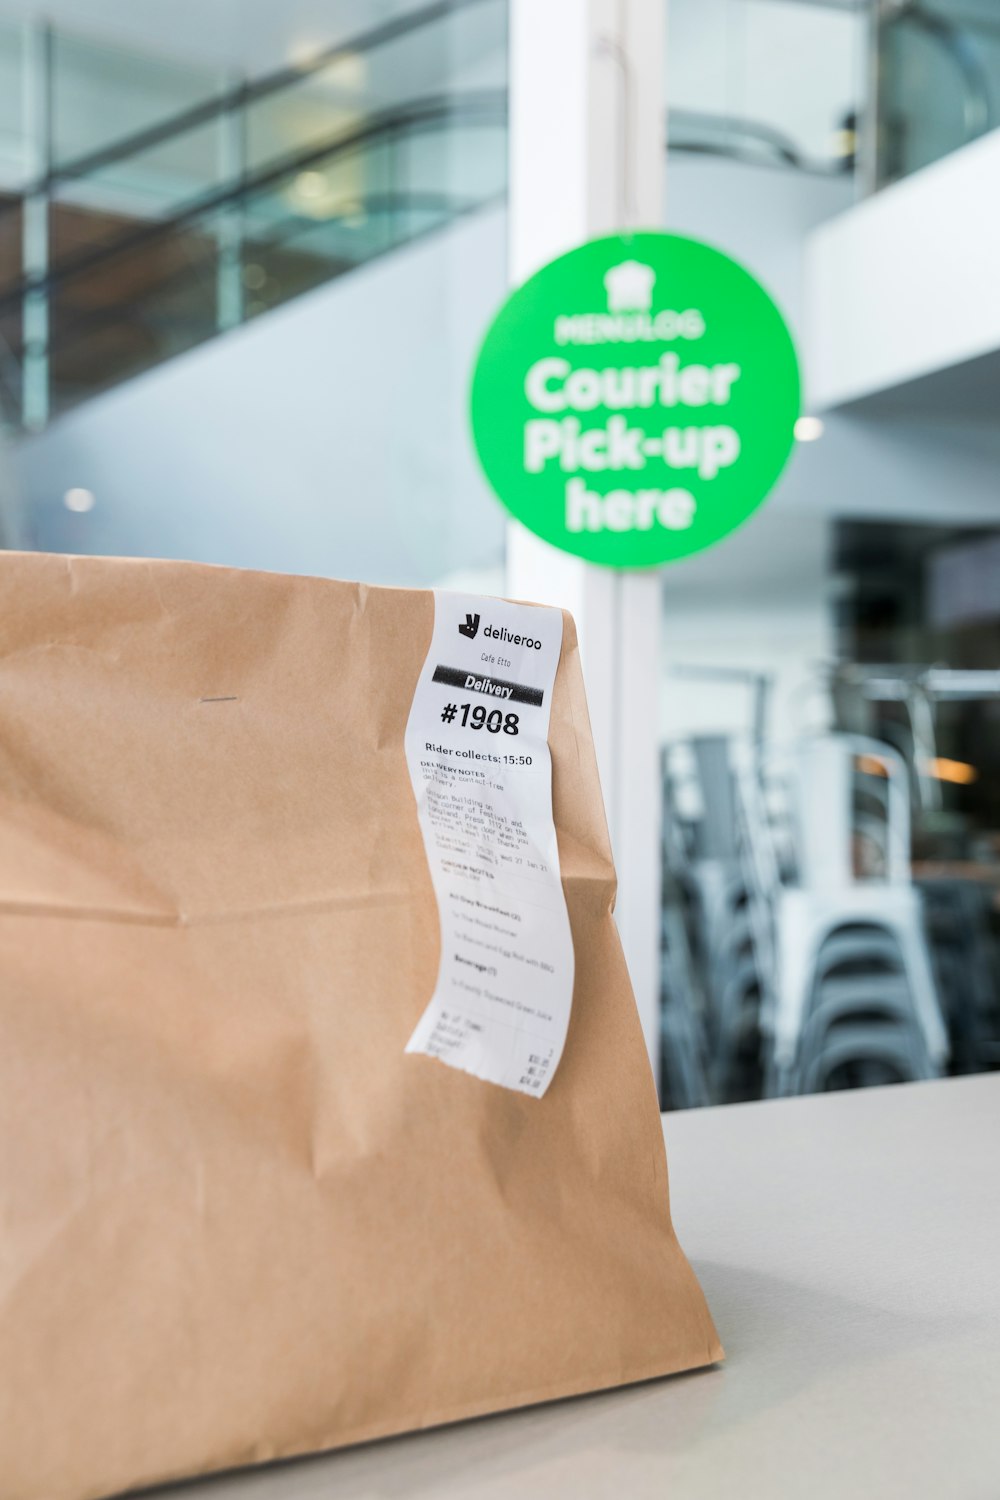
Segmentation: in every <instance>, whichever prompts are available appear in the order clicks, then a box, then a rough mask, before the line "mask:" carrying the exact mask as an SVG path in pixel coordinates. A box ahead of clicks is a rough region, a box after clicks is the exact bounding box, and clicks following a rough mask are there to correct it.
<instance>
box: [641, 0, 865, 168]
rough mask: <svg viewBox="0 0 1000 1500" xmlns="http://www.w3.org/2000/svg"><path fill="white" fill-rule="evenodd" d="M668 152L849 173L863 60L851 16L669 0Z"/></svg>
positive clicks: (765, 1) (766, 4) (714, 0)
mask: <svg viewBox="0 0 1000 1500" xmlns="http://www.w3.org/2000/svg"><path fill="white" fill-rule="evenodd" d="M668 35H669V46H668V53H667V57H668V62H667V67H668V79H669V81H668V99H669V103H670V121H669V132H668V137H669V143H670V148H671V150H687V151H694V152H699V153H702V154H707V155H712V156H727V157H731V158H735V159H738V160H747V161H756V162H760V163H762V164H770V165H775V166H781V165H784V166H798V167H805V168H813V169H818V170H836V169H837V168H839V167H845V166H850V165H851V164H852V160H853V152H854V125H855V119H856V115H857V110H858V99H859V89H860V76H861V61H862V29H861V18H860V16H859V14H858V13H857V12H856V11H853V10H849V9H846V8H845V9H843V10H841V9H831V8H827V7H824V6H813V5H789V4H788V3H787V0H671V6H670V19H669V31H668Z"/></svg>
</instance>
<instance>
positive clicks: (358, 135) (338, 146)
mask: <svg viewBox="0 0 1000 1500" xmlns="http://www.w3.org/2000/svg"><path fill="white" fill-rule="evenodd" d="M505 119H506V92H505V91H503V90H496V89H483V90H478V91H476V92H472V93H469V94H465V95H456V94H446V95H440V96H437V97H434V98H431V99H423V100H416V101H414V102H413V103H411V104H408V105H405V106H403V107H402V108H401V109H391V110H386V111H385V112H384V113H383V114H381V115H373V116H370V117H369V118H368V120H367V121H366V122H365V123H364V125H362V126H361V127H360V129H356V130H354V131H351V132H350V133H347V134H338V135H335V136H333V137H332V138H331V139H329V140H327V141H326V142H324V143H323V144H322V145H320V146H312V147H309V148H308V149H307V150H304V151H300V152H294V153H292V154H290V155H288V156H284V157H281V158H280V159H279V160H278V161H276V162H273V163H272V164H271V165H270V166H268V167H265V168H262V169H260V170H259V171H258V172H256V173H254V174H252V175H248V176H246V177H244V178H243V179H241V180H240V181H238V182H236V183H232V184H229V185H228V186H226V187H224V188H221V189H218V190H216V191H213V192H210V193H205V194H201V195H199V196H198V197H196V198H192V199H189V200H188V202H187V203H185V204H184V205H182V207H181V208H179V209H178V210H176V211H175V212H174V213H173V214H170V215H169V216H167V217H166V218H163V219H154V220H150V221H149V222H147V223H144V224H140V225H139V226H138V227H137V228H134V229H130V230H129V231H128V232H127V233H126V234H123V235H119V236H118V237H116V238H114V239H112V240H108V241H105V242H104V243H103V244H98V245H95V246H94V247H93V248H92V249H90V250H86V251H84V252H83V253H82V254H80V255H78V256H75V257H72V258H70V259H68V260H65V261H62V262H61V263H58V264H56V265H54V266H53V267H52V268H51V269H50V270H49V271H46V272H43V273H40V274H38V275H35V276H27V277H23V278H22V279H21V280H20V281H18V282H16V283H14V284H13V285H11V286H10V287H8V288H7V289H5V290H4V291H2V292H0V311H2V310H4V309H5V308H8V307H11V306H14V305H16V304H18V303H19V302H20V301H21V300H22V298H24V297H25V296H26V295H28V294H30V293H32V292H35V293H40V292H49V291H51V290H52V289H53V288H54V287H56V286H58V285H60V284H61V283H63V282H65V281H68V280H71V279H73V278H74V277H76V276H80V275H83V274H85V273H86V272H87V271H91V270H93V269H94V268H95V267H97V266H98V265H102V264H105V263H107V262H108V261H110V260H113V259H115V258H116V257H118V256H120V255H124V254H128V253H129V252H131V251H133V250H136V249H138V248H140V247H141V246H143V245H147V244H150V243H152V242H154V241H156V240H157V239H160V238H163V237H165V236H169V235H171V234H173V233H174V232H176V230H177V229H179V228H182V227H183V226H185V225H188V224H191V223H193V222H194V221H196V220H198V219H200V218H203V217H204V216H205V215H207V214H211V213H215V212H217V211H219V210H221V209H224V208H227V207H229V206H231V205H232V204H234V203H239V202H243V201H245V200H246V199H247V198H248V197H252V196H253V195H255V194H256V193H259V192H261V191H263V190H264V189H266V188H268V187H271V186H273V185H274V184H275V183H278V182H281V181H282V180H283V179H285V178H286V177H290V176H292V175H294V174H296V173H298V172H301V171H304V170H306V169H308V168H309V167H311V166H315V165H316V164H317V163H318V162H321V161H322V162H328V161H329V160H330V159H331V157H337V156H340V155H343V154H347V153H350V152H353V151H356V150H359V149H361V148H363V147H365V146H371V145H374V144H378V143H381V142H382V141H385V140H390V139H392V138H394V137H395V136H398V135H401V134H404V133H406V132H409V131H411V130H414V129H418V128H420V127H421V126H427V125H433V124H437V123H439V122H440V121H442V120H454V121H456V122H457V123H461V124H465V125H487V126H488V125H496V124H500V123H503V121H504V120H505Z"/></svg>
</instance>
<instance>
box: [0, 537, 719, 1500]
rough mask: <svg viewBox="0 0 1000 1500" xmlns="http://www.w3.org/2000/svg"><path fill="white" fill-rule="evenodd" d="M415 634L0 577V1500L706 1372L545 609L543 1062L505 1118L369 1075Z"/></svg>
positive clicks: (398, 990) (286, 598)
mask: <svg viewBox="0 0 1000 1500" xmlns="http://www.w3.org/2000/svg"><path fill="white" fill-rule="evenodd" d="M488 606H489V601H484V609H488ZM434 612H435V599H434V596H433V595H432V594H431V593H428V592H408V591H404V590H394V589H376V588H365V587H363V586H360V585H353V584H343V583H330V582H324V581H319V580H315V579H307V578H287V577H281V576H277V575H267V574H256V573H247V572H236V571H230V570H227V569H221V568H206V567H201V566H194V565H188V564H175V563H167V562H151V563H147V562H136V561H109V560H104V559H99V558H84V559H81V558H67V557H50V556H39V555H13V554H0V1494H2V1495H3V1497H4V1500H90V1497H95V1496H104V1495H108V1494H111V1493H114V1492H117V1491H121V1490H124V1489H126V1488H129V1487H133V1486H141V1485H149V1484H152V1483H154V1482H157V1481H162V1480H166V1479H169V1478H171V1477H174V1476H184V1475H192V1474H196V1473H202V1472H207V1471H211V1470H217V1469H222V1468H228V1467H232V1466H236V1465H241V1464H249V1463H259V1462H263V1461H265V1460H268V1459H272V1458H276V1457H279V1456H284V1455H291V1454H296V1453H303V1452H306V1451H310V1450H314V1449H324V1448H333V1447H337V1446H339V1445H342V1444H346V1443H354V1442H358V1441H360V1440H362V1439H368V1438H375V1437H379V1436H381V1435H384V1434H388V1433H397V1432H401V1431H405V1430H408V1429H412V1428H418V1427H425V1426H430V1425H433V1424H435V1423H442V1422H450V1421H454V1420H456V1419H458V1418H463V1417H471V1416H475V1415H476V1414H478V1413H484V1412H491V1411H497V1410H501V1409H504V1408H508V1407H515V1406H520V1405H523V1404H525V1403H529V1402H537V1401H545V1400H549V1399H551V1398H553V1397H562V1396H569V1395H572V1394H574V1393H576V1392H582V1391H590V1390H595V1389H598V1388H601V1387H607V1386H614V1385H618V1384H621V1383H624V1382H628V1381H636V1380H643V1379H645V1378H647V1377H650V1376H655V1375H661V1374H666V1373H668V1372H672V1371H678V1370H684V1369H688V1368H691V1367H694V1366H698V1365H704V1364H706V1363H709V1362H711V1361H714V1360H716V1359H718V1358H719V1357H720V1354H721V1350H720V1348H719V1344H718V1341H717V1338H716V1335H715V1332H714V1329H713V1327H712V1323H711V1319H710V1317H709V1314H708V1311H707V1309H706V1306H705V1303H704V1301H703V1298H702V1295H701V1292H700V1290H699V1288H698V1286H697V1283H696V1281H695V1279H694V1276H693V1275H692V1272H691V1271H690V1269H689V1267H688V1265H687V1263H686V1261H685V1259H684V1257H683V1255H682V1253H681V1251H680V1249H679V1247H678V1244H677V1241H676V1239H675V1238H674V1234H673V1231H672V1228H671V1224H670V1217H669V1208H668V1198H667V1173H666V1161H665V1158H664V1151H663V1141H662V1136H661V1132H660V1122H659V1118H658V1114H657V1108H656V1100H655V1095H654V1089H653V1083H652V1079H651V1076H650V1070H649V1065H648V1062H647V1060H646V1055H645V1050H644V1046H643V1041H642V1036H641V1033H640V1028H639V1023H638V1019H637V1015H636V1010H635V1005H634V1001H633V998H632V994H631V990H630V987H629V981H628V977H627V974H626V970H625V966H624V963H623V959H622V954H621V950H620V947H619V942H618V938H617V935H616V931H615V927H614V923H613V919H612V915H611V910H612V903H613V897H614V889H615V884H614V873H613V869H612V865H611V858H610V853H609V846H608V836H607V831H606V827H605V820H604V814H603V810H602V804H601V794H600V789H599V786H598V779H597V771H596V766H595V761H594V752H593V746H592V742H591V736H590V728H589V723H588V718H587V709H586V704H585V700H584V692H583V685H582V680H581V676H580V668H579V661H578V655H577V647H576V639H575V633H574V629H573V625H572V621H571V620H570V619H569V618H568V617H566V618H565V620H564V622H563V634H562V645H561V655H560V656H559V665H558V672H557V674H556V677H555V684H554V689H553V691H552V701H551V719H550V722H549V729H548V743H549V746H550V749H551V762H552V776H551V797H552V809H553V815H554V822H555V829H556V834H557V839H558V863H559V868H560V870H561V880H562V888H563V891H564V893H565V903H566V910H567V911H568V916H569V924H570V929H571V933H572V949H573V955H574V959H575V983H574V984H573V987H572V1010H571V1013H570V1018H569V1026H568V1032H567V1035H566V1040H565V1047H564V1050H563V1053H562V1057H561V1061H560V1062H559V1064H558V1068H557V1070H556V1071H555V1074H554V1076H553V1077H552V1079H551V1082H550V1084H549V1086H548V1088H547V1090H546V1092H545V1094H544V1097H540V1098H539V1097H529V1096H528V1095H527V1094H525V1093H524V1092H519V1091H518V1090H517V1089H516V1088H513V1087H501V1086H498V1085H497V1084H494V1083H489V1082H484V1081H482V1080H481V1079H479V1078H476V1077H472V1076H470V1074H469V1073H467V1072H464V1071H461V1070H460V1069H459V1068H456V1067H449V1066H445V1065H443V1064H442V1062H441V1061H439V1060H437V1059H436V1058H435V1057H431V1056H426V1055H414V1054H413V1053H412V1052H411V1053H407V1052H406V1050H405V1049H406V1046H407V1043H408V1041H409V1039H410V1038H411V1036H412V1035H413V1033H414V1029H415V1027H416V1026H417V1023H418V1021H419V1020H420V1017H421V1016H422V1014H423V1013H424V1011H425V1008H426V1007H427V1005H428V1002H429V999H430V997H431V995H432V993H433V992H434V990H435V984H436V980H437V975H438V969H439V959H440V958H441V954H440V952H439V949H440V937H439V934H440V931H441V928H440V924H439V918H438V910H437V905H436V902H435V895H434V888H433V886H432V881H431V874H430V868H429V864H428V853H427V849H426V847H425V843H424V839H423V836H422V832H421V825H420V822H419V820H418V814H417V803H416V799H415V794H414V786H413V784H412V783H411V778H410V775H409V774H408V767H407V761H406V757H405V754H404V732H405V730H406V725H407V720H408V715H409V713H410V710H411V706H412V704H413V700H414V693H415V687H416V684H417V681H418V677H419V675H420V673H421V669H422V667H423V665H424V662H425V658H426V657H427V654H428V649H429V643H430V641H431V637H432V629H433V625H434ZM528 613H530V611H528ZM504 659H507V658H504ZM468 696H469V695H468V694H467V695H466V697H468ZM491 711H492V708H491ZM488 738H489V732H488V728H487V729H486V730H484V734H483V736H482V742H485V741H486V740H487V739H488ZM495 739H497V740H502V739H503V733H502V732H500V733H498V734H497V735H496V736H495ZM477 743H478V742H477ZM491 743H492V742H491Z"/></svg>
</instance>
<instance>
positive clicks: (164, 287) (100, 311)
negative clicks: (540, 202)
mask: <svg viewBox="0 0 1000 1500" xmlns="http://www.w3.org/2000/svg"><path fill="white" fill-rule="evenodd" d="M480 206H481V204H480V200H478V199H476V200H471V199H459V198H454V197H449V196H448V195H446V194H444V193H422V192H417V193H392V194H389V193H386V194H371V195H369V196H367V197H360V198H358V199H356V200H353V202H352V207H351V210H350V213H345V214H340V215H338V214H331V215H330V217H329V218H328V219H324V220H322V224H323V225H324V226H326V225H330V224H335V223H337V221H338V219H347V218H351V217H354V216H356V215H357V214H358V213H359V212H360V213H365V214H372V213H396V212H400V211H405V210H406V209H408V208H418V209H419V208H426V209H429V210H432V211H433V210H438V211H446V212H447V213H448V214H449V218H450V219H457V218H460V217H462V216H463V215H464V214H468V213H471V212H472V211H473V209H475V208H478V207H480ZM292 223H294V225H295V229H296V230H298V229H300V228H301V220H298V219H296V220H294V221H292V220H286V221H285V227H286V234H285V235H284V236H282V235H280V234H279V235H277V236H276V235H275V234H274V227H273V226H270V229H269V234H268V239H267V248H268V249H269V250H271V249H274V248H275V247H276V246H279V247H280V246H281V245H283V244H287V243H288V240H289V238H290V237H291V233H292V232H294V231H291V230H290V226H291V224H292ZM278 227H279V229H280V228H281V227H282V226H280V225H279V226H278ZM316 227H317V228H318V227H320V221H316ZM435 227H436V226H435ZM417 238H418V236H417V235H409V236H408V237H407V242H408V243H412V242H413V241H414V240H415V239H417ZM376 253H377V252H376ZM349 269H353V266H351V265H345V266H344V267H343V271H346V270H349ZM191 270H192V267H191V266H190V265H187V266H181V267H178V268H177V269H175V270H174V271H172V272H171V273H170V274H169V275H167V276H163V277H161V278H160V279H159V280H158V281H156V282H155V283H153V284H152V285H151V286H150V287H149V288H148V289H147V291H146V293H144V297H146V296H155V295H158V294H160V293H162V292H165V291H168V290H169V289H170V288H171V287H173V286H176V285H178V284H180V283H181V282H182V281H183V280H184V279H185V277H186V276H188V275H189V274H190V272H191ZM338 274H342V272H341V271H337V272H331V277H330V279H331V280H332V279H333V276H334V275H338ZM126 307H128V308H129V309H130V310H131V312H132V315H133V317H134V315H135V304H134V303H132V302H131V301H130V302H116V303H112V304H111V305H110V306H105V307H101V308H97V309H92V310H90V311H87V312H81V313H78V314H77V315H76V316H75V317H74V318H73V319H72V320H71V321H69V323H68V325H66V326H64V327H63V328H62V329H61V330H60V332H59V334H58V336H57V337H54V338H53V337H52V336H51V335H50V338H49V344H48V351H49V354H50V355H52V354H64V353H65V352H66V350H68V349H72V348H74V346H75V345H77V344H80V343H81V342H84V341H85V340H86V339H87V338H88V337H89V336H90V335H91V334H92V333H94V332H95V331H100V330H101V329H102V328H106V327H107V326H109V325H114V324H115V323H117V322H120V321H121V317H122V310H123V308H126Z"/></svg>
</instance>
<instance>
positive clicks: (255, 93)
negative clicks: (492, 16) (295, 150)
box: [0, 0, 488, 213]
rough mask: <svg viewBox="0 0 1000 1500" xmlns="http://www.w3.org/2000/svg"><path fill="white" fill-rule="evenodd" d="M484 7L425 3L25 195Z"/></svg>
mask: <svg viewBox="0 0 1000 1500" xmlns="http://www.w3.org/2000/svg"><path fill="white" fill-rule="evenodd" d="M484 3H488V0H434V3H433V4H430V5H426V6H424V7H422V9H420V10H414V11H408V12H407V13H406V14H404V15H402V16H396V17H394V18H393V19H391V20H388V21H384V22H382V23H381V24H380V25H378V26H373V27H371V28H369V29H368V30H367V31H363V32H360V33H358V34H357V35H356V36H353V37H350V38H349V39H348V40H347V41H343V42H336V43H333V44H332V45H330V46H329V47H324V48H322V49H321V50H319V51H318V52H316V53H315V54H314V55H313V56H312V57H310V58H308V59H307V60H306V61H304V62H301V63H296V64H289V65H288V66H286V67H283V68H277V69H275V70H274V71H273V72H271V73H265V74H263V75H262V76H261V77H259V78H255V79H253V80H251V81H247V82H243V83H240V84H237V85H236V86H235V87H233V88H230V89H225V90H223V91H221V92H220V93H218V94H213V95H212V96H211V97H210V98H208V99H205V100H203V101H202V102H201V103H200V104H193V105H189V106H188V107H187V108H186V109H182V110H179V111H177V113H176V114H173V115H168V116H167V117H166V118H165V119H163V120H161V121H159V122H158V123H157V124H156V125H149V126H146V127H145V128H144V129H142V130H137V131H134V132H132V133H131V134H130V135H126V136H123V137H120V138H119V139H118V140H116V141H114V142H113V143H112V144H111V145H110V146H101V147H99V148H98V149H97V150H95V151H89V152H87V153H86V154H85V155H83V156H78V157H76V158H75V159H73V160H72V161H68V162H63V163H61V164H60V165H59V166H56V167H51V168H50V169H49V170H48V171H47V172H45V173H43V174H41V175H40V176H39V177H37V178H35V179H34V180H33V181H32V182H31V183H29V184H28V185H27V186H26V187H25V188H24V190H23V193H22V195H21V196H22V197H27V198H30V197H35V196H36V195H39V194H47V193H51V191H52V189H53V188H55V187H58V186H59V184H60V183H62V182H76V181H79V180H80V179H81V178H84V177H88V176H90V175H91V174H92V173H94V172H99V171H103V170H104V169H105V168H106V167H110V166H114V165H115V164H116V163H117V162H120V161H126V160H128V158H129V157H131V156H138V155H140V154H141V153H143V152H145V151H150V150H153V149H155V148H156V147H157V146H162V145H163V144H164V143H165V142H166V141H168V140H171V139H172V138H174V137H175V136H179V135H186V134H187V133H188V131H190V130H194V129H196V128H197V127H198V126H200V125H206V124H208V123H209V122H210V121H211V120H213V119H217V118H218V117H219V116H220V115H224V114H230V113H234V112H238V111H243V110H246V109H247V108H248V107H250V106H252V105H254V104H256V103H257V102H258V101H259V100H261V99H264V98H267V97H268V96H269V95H271V94H276V93H280V92H281V91H282V90H284V89H288V88H293V87H295V86H296V85H297V84H300V83H302V82H303V80H304V79H307V78H309V77H311V76H313V75H314V74H316V73H321V72H323V71H324V70H325V69H327V68H329V67H330V66H331V64H333V63H335V62H336V61H337V60H338V59H339V58H343V57H356V56H357V55H358V54H359V53H361V54H363V53H365V52H371V51H373V50H374V49H375V48H377V47H381V46H384V45H386V44H387V43H388V42H393V41H396V40H397V39H398V38H400V37H403V36H406V35H408V34H409V33H410V32H412V31H418V30H420V29H421V28H422V27H424V26H428V25H431V24H433V23H434V22H435V21H439V20H444V19H445V18H446V17H448V16H450V15H458V14H460V13H461V12H462V11H465V10H469V9H471V8H472V7H473V6H475V5H481V4H484ZM10 208H11V205H10V204H5V205H0V213H4V212H8V211H10Z"/></svg>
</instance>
